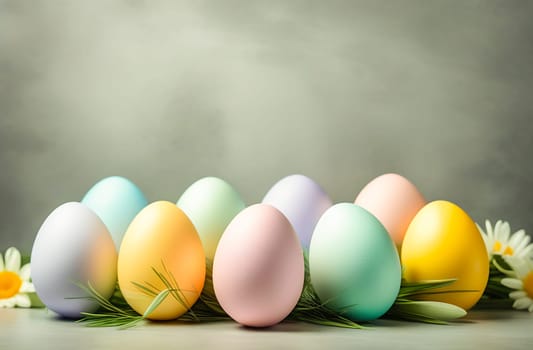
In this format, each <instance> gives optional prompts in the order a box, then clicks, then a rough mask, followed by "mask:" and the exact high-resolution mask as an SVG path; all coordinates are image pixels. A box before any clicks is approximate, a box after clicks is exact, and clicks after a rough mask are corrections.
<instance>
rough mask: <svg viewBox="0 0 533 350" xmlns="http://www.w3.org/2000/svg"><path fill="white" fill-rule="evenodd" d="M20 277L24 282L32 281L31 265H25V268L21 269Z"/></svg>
mask: <svg viewBox="0 0 533 350" xmlns="http://www.w3.org/2000/svg"><path fill="white" fill-rule="evenodd" d="M19 277H20V278H21V279H22V280H23V281H29V280H30V277H31V267H30V264H26V265H24V266H22V267H21V269H20V272H19Z"/></svg>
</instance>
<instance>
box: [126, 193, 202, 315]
mask: <svg viewBox="0 0 533 350" xmlns="http://www.w3.org/2000/svg"><path fill="white" fill-rule="evenodd" d="M153 269H155V270H157V271H158V272H160V273H163V274H165V271H168V274H165V277H166V278H167V279H168V280H171V279H172V278H173V279H175V280H176V282H177V287H178V288H179V289H180V291H181V294H182V296H183V300H182V301H183V304H182V303H180V302H179V301H178V300H176V299H175V298H173V297H172V296H169V297H167V298H166V299H165V300H164V301H163V303H161V305H159V306H158V307H157V308H156V309H155V311H154V312H152V313H151V314H150V315H149V316H148V318H149V319H153V320H171V319H175V318H177V317H179V316H181V315H182V314H183V313H185V312H186V311H187V309H188V308H190V307H191V306H192V305H193V304H194V303H195V302H196V300H197V299H198V297H199V296H200V293H201V291H202V288H203V285H204V280H205V255H204V251H203V249H202V243H201V241H200V238H199V237H198V234H197V233H196V229H195V228H194V226H193V224H192V222H191V220H189V218H188V217H187V216H186V215H185V213H184V212H183V211H182V210H181V209H179V208H178V207H177V206H176V205H175V204H174V203H170V202H167V201H158V202H154V203H151V204H149V205H148V206H146V207H145V208H144V209H143V210H141V212H140V213H139V214H138V215H137V216H136V217H135V219H133V221H132V222H131V224H130V226H129V227H128V230H127V231H126V234H125V235H124V239H123V241H122V245H121V247H120V253H119V256H118V282H119V286H120V290H121V291H122V294H123V295H124V298H125V299H126V301H127V302H128V304H129V305H130V306H131V307H132V308H133V309H134V310H135V311H137V312H138V313H140V314H144V312H145V311H146V309H147V308H148V306H149V305H150V303H151V302H152V301H153V299H154V296H150V295H147V294H145V293H143V292H142V291H141V290H140V289H139V288H137V287H136V286H135V285H134V282H135V283H139V284H141V285H144V286H148V285H152V286H154V287H155V288H157V290H158V291H161V290H163V289H166V287H165V285H164V284H163V282H162V280H161V279H160V278H158V277H157V275H156V274H155V272H154V271H153Z"/></svg>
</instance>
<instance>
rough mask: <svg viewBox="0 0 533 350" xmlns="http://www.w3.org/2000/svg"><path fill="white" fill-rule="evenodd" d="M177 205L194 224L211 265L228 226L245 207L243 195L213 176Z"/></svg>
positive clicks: (202, 180) (197, 184) (182, 196)
mask: <svg viewBox="0 0 533 350" xmlns="http://www.w3.org/2000/svg"><path fill="white" fill-rule="evenodd" d="M177 206H178V207H179V208H180V209H181V210H183V211H184V212H185V214H186V215H187V216H188V217H189V219H191V221H192V223H193V224H194V226H195V228H196V230H197V231H198V235H199V236H200V239H201V240H202V245H203V248H204V252H205V256H206V258H207V260H208V265H211V264H212V262H213V257H214V256H215V251H216V248H217V245H218V241H219V240H220V237H221V236H222V233H223V232H224V230H225V229H226V226H228V224H229V223H230V221H231V220H232V219H233V218H234V217H235V215H237V214H238V213H239V212H240V211H241V210H243V209H244V207H245V204H244V201H243V200H242V198H241V196H240V194H239V193H238V192H237V191H236V190H235V189H234V188H233V186H231V185H230V184H229V183H227V182H226V181H224V180H222V179H220V178H217V177H212V176H209V177H204V178H202V179H200V180H198V181H196V182H195V183H193V184H192V185H191V186H189V187H188V188H187V189H186V190H185V192H183V194H182V195H181V197H180V199H179V200H178V202H177Z"/></svg>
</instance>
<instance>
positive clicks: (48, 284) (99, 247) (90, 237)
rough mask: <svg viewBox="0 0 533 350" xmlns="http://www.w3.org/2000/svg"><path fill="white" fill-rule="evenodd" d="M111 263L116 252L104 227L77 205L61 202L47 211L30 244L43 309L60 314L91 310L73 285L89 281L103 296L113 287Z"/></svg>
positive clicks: (83, 294)
mask: <svg viewBox="0 0 533 350" xmlns="http://www.w3.org/2000/svg"><path fill="white" fill-rule="evenodd" d="M116 267H117V252H116V250H115V245H114V244H113V240H112V239H111V236H110V235H109V232H108V230H107V228H106V226H105V225H104V223H103V222H102V220H100V218H99V217H98V216H97V215H96V214H95V213H94V212H93V211H92V210H90V209H89V208H88V207H87V206H85V205H84V204H82V203H77V202H69V203H65V204H62V205H60V206H59V207H57V208H56V209H55V210H54V211H52V213H51V214H50V215H49V216H48V217H47V218H46V220H45V221H44V223H43V224H42V226H41V228H40V229H39V232H38V233H37V236H36V237H35V242H34V243H33V249H32V252H31V270H32V271H31V275H32V281H33V284H34V286H35V291H36V292H37V295H38V296H39V298H40V299H41V300H42V302H43V303H44V304H45V305H46V307H47V308H48V309H50V310H52V311H54V312H56V313H58V314H59V315H61V316H63V317H67V318H79V317H81V314H80V313H81V312H94V311H96V309H98V304H97V303H96V302H95V301H94V300H90V299H86V297H87V296H88V294H87V293H86V292H85V291H84V290H83V289H81V288H80V287H79V286H78V285H77V284H81V285H84V286H88V285H89V284H90V285H91V286H92V287H93V288H94V289H95V290H96V291H97V292H98V293H99V294H100V295H102V296H103V297H104V298H106V299H107V298H109V297H110V296H111V295H112V294H113V292H114V290H115V285H116V281H117V270H116ZM78 297H81V298H78ZM71 298H78V299H71Z"/></svg>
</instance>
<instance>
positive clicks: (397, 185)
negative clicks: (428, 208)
mask: <svg viewBox="0 0 533 350" xmlns="http://www.w3.org/2000/svg"><path fill="white" fill-rule="evenodd" d="M355 204H357V205H359V206H361V207H363V208H365V209H366V210H368V211H369V212H371V213H372V214H373V215H374V216H375V217H377V218H378V219H379V221H381V223H382V224H383V226H385V228H386V229H387V231H388V232H389V234H390V236H391V237H392V240H393V241H394V243H396V245H397V246H398V247H399V246H401V244H402V241H403V237H404V236H405V231H406V230H407V227H408V226H409V223H411V220H413V218H414V217H415V215H416V213H417V212H418V211H419V210H420V209H422V207H423V206H424V205H426V200H425V199H424V197H423V196H422V194H421V193H420V191H418V189H417V188H416V187H415V185H413V184H412V183H411V182H410V181H409V180H407V179H406V178H404V177H403V176H400V175H398V174H385V175H381V176H378V177H377V178H375V179H374V180H372V181H370V182H369V183H368V184H367V185H366V186H365V187H364V188H363V189H362V190H361V192H360V193H359V195H358V196H357V198H356V199H355Z"/></svg>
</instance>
